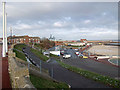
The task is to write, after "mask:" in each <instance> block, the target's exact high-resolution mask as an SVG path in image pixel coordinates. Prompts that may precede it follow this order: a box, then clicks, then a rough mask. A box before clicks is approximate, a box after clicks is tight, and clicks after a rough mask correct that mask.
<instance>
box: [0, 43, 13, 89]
mask: <svg viewBox="0 0 120 90" xmlns="http://www.w3.org/2000/svg"><path fill="white" fill-rule="evenodd" d="M6 88H9V89H10V88H11V84H10V77H9V73H8V57H4V58H3V57H2V45H0V89H6Z"/></svg>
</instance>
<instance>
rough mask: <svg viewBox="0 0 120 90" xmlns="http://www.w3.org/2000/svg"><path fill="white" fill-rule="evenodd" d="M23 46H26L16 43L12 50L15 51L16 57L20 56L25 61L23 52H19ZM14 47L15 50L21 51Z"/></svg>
mask: <svg viewBox="0 0 120 90" xmlns="http://www.w3.org/2000/svg"><path fill="white" fill-rule="evenodd" d="M24 47H26V45H25V44H17V45H15V46H14V50H13V52H15V54H16V57H18V58H20V59H22V60H24V61H27V60H26V58H25V55H24V53H21V52H22V49H23V48H24ZM15 49H17V50H19V51H21V52H19V51H17V50H15Z"/></svg>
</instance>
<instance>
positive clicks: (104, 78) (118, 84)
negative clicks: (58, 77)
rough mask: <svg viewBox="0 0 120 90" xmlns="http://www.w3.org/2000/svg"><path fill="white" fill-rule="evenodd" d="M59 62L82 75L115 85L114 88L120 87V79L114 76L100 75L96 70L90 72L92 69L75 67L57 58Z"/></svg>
mask: <svg viewBox="0 0 120 90" xmlns="http://www.w3.org/2000/svg"><path fill="white" fill-rule="evenodd" d="M57 62H58V63H59V64H60V65H61V66H62V67H64V68H66V69H68V70H71V71H73V72H76V73H78V74H80V75H82V76H84V77H86V78H89V79H92V80H94V81H98V82H101V83H104V84H106V85H109V86H111V87H114V88H120V81H119V80H116V79H113V78H111V77H108V76H103V75H100V74H97V73H94V72H90V71H87V70H83V69H80V68H77V67H74V66H70V65H68V64H65V63H63V62H61V61H59V60H57Z"/></svg>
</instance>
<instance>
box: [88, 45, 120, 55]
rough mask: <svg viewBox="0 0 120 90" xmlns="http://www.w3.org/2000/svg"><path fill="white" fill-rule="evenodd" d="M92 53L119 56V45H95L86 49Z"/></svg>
mask: <svg viewBox="0 0 120 90" xmlns="http://www.w3.org/2000/svg"><path fill="white" fill-rule="evenodd" d="M87 51H89V52H90V53H92V54H99V55H109V56H119V53H118V51H120V46H110V45H95V46H92V47H91V48H90V49H88V50H87Z"/></svg>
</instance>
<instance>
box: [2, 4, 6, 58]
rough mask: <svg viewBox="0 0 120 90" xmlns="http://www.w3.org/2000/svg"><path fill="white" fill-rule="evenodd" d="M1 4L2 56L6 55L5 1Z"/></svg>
mask: <svg viewBox="0 0 120 90" xmlns="http://www.w3.org/2000/svg"><path fill="white" fill-rule="evenodd" d="M2 4H3V50H2V57H6V49H5V48H6V46H5V35H6V34H5V26H6V25H5V24H6V23H5V2H3V3H2Z"/></svg>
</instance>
